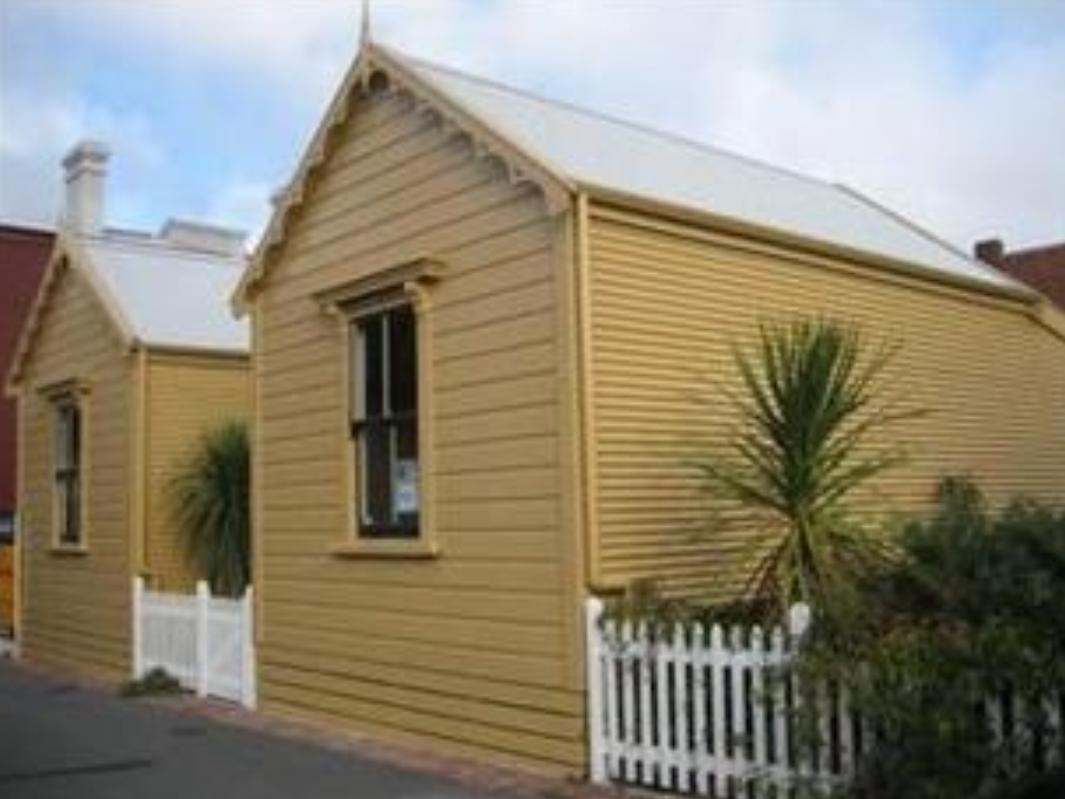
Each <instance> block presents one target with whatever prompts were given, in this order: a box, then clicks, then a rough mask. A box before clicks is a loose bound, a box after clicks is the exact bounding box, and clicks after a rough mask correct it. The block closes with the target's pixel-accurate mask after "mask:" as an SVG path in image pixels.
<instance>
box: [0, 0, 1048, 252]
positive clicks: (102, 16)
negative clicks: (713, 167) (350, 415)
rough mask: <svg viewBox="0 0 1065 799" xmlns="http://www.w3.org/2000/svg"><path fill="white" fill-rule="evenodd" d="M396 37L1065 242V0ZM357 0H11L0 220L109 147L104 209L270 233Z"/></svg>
mask: <svg viewBox="0 0 1065 799" xmlns="http://www.w3.org/2000/svg"><path fill="white" fill-rule="evenodd" d="M371 9H372V11H371V17H372V28H373V35H374V37H375V38H376V39H379V40H381V41H383V42H385V43H387V44H390V45H392V46H394V47H397V48H399V49H401V50H404V51H406V52H408V53H410V54H412V55H417V56H420V57H423V58H427V59H430V60H434V61H438V62H440V63H443V64H447V65H450V66H455V67H458V68H462V69H466V70H468V71H471V72H475V73H477V74H481V75H484V76H487V77H491V78H493V79H496V80H500V81H503V82H505V83H509V84H512V85H515V86H518V87H521V88H524V89H528V90H532V91H534V92H537V93H540V94H543V95H546V96H548V97H552V98H557V99H561V100H566V101H569V102H574V103H578V104H580V105H583V106H586V107H589V108H592V109H595V110H598V111H603V112H606V113H610V114H613V115H616V116H620V117H623V118H627V119H631V120H634V121H637V122H641V123H644V124H648V125H651V126H654V127H657V128H661V129H663V130H666V131H670V132H675V133H679V134H682V135H685V136H688V137H691V138H694V139H697V140H700V141H704V142H707V143H710V144H713V145H715V146H719V147H724V148H727V149H731V150H734V151H736V152H738V153H742V154H744V155H748V156H753V157H756V158H759V159H762V160H765V161H769V162H771V163H775V164H778V165H780V166H783V167H787V168H790V169H794V170H798V171H801V172H806V173H808V174H811V175H815V176H817V177H821V178H824V179H827V180H832V181H837V182H841V183H845V184H848V185H850V186H853V187H855V188H857V189H859V190H860V191H862V192H864V193H866V194H869V195H871V196H872V197H874V198H875V199H877V200H878V201H880V202H881V203H883V204H886V205H888V206H890V207H891V208H893V209H895V210H897V211H899V212H901V213H903V214H905V215H907V216H909V217H910V218H911V219H913V220H915V221H917V222H918V223H920V224H922V225H924V226H926V227H928V228H930V229H932V230H934V231H935V232H937V233H939V234H940V235H942V236H943V237H944V238H946V239H948V240H949V241H952V242H953V243H955V244H956V245H958V246H960V247H963V248H965V249H969V248H971V245H972V243H973V242H974V241H975V240H976V239H979V238H986V237H989V236H1000V237H1002V238H1004V239H1005V241H1006V243H1007V246H1008V247H1009V248H1016V247H1024V246H1033V245H1038V244H1040V243H1045V242H1049V241H1054V240H1063V239H1065V0H875V1H874V0H744V1H741V0H735V2H725V1H723V0H722V1H715V0H373V2H372V5H371ZM360 16H361V3H360V2H359V0H0V219H3V220H6V221H18V222H27V223H32V224H43V225H47V224H52V223H53V222H54V221H55V219H56V216H57V214H58V211H59V207H60V202H61V194H62V180H61V172H60V168H59V161H60V159H61V158H62V156H63V154H64V153H65V152H66V151H67V150H68V149H69V148H70V146H71V145H73V143H74V142H75V141H77V140H78V139H80V138H85V137H91V138H97V139H101V140H103V141H105V142H107V143H108V145H109V146H110V147H111V149H112V151H113V155H112V159H111V171H110V174H109V177H108V195H107V203H108V205H107V222H108V224H111V225H114V226H126V227H137V228H143V229H148V230H155V229H158V228H159V227H160V226H161V225H162V223H163V222H164V221H165V220H166V219H167V218H169V217H181V218H191V219H199V220H203V221H210V222H215V223H220V224H228V225H233V226H237V227H242V228H244V229H246V230H249V231H251V232H252V233H253V234H254V233H256V232H258V231H261V230H262V228H263V226H264V224H265V222H266V220H267V217H268V213H269V196H270V195H271V194H272V193H273V191H274V190H275V189H276V188H277V187H279V186H280V185H282V184H283V183H284V182H285V181H286V180H287V179H288V178H289V177H290V176H291V173H292V171H293V170H294V169H295V166H296V164H297V163H298V161H299V158H300V155H301V153H302V151H303V148H304V147H305V146H306V143H307V142H308V140H309V139H310V137H311V136H312V134H313V132H314V129H315V127H316V126H317V124H318V122H319V120H320V118H321V116H322V114H323V112H324V110H325V107H326V105H327V104H328V102H329V99H330V97H331V96H332V93H333V91H334V90H335V89H336V87H337V85H338V84H339V81H340V79H341V77H342V75H343V73H344V71H345V69H346V68H347V67H348V66H349V64H350V62H351V60H352V58H353V57H354V54H355V49H356V47H357V43H358V35H359V24H360V22H359V21H360Z"/></svg>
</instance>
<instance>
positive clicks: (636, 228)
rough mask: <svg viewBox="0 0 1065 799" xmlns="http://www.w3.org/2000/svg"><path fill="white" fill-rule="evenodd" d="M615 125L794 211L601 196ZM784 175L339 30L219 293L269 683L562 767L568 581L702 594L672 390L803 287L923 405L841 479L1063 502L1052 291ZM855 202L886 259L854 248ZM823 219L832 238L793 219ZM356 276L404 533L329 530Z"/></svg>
mask: <svg viewBox="0 0 1065 799" xmlns="http://www.w3.org/2000/svg"><path fill="white" fill-rule="evenodd" d="M560 131H561V132H562V133H563V134H565V135H560ZM656 136H657V137H658V138H655V137H656ZM611 147H615V148H617V149H619V150H623V151H624V153H625V154H627V155H628V156H631V157H630V158H628V159H627V160H623V161H622V162H621V163H622V165H623V166H624V167H627V168H629V169H630V171H631V176H632V179H633V180H634V181H636V182H638V181H640V180H643V181H644V182H645V184H647V185H648V186H653V185H657V184H655V181H656V180H658V179H659V177H660V176H659V175H658V173H654V172H652V171H651V170H649V169H646V168H645V167H646V166H647V163H645V162H644V161H641V159H645V160H646V159H647V158H652V159H653V158H655V157H657V154H658V152H659V151H660V150H663V149H669V148H673V149H674V150H675V151H680V155H681V156H683V158H681V161H684V162H685V164H686V163H687V161H685V159H687V160H690V161H693V162H694V163H695V164H696V165H699V164H700V163H701V161H700V159H703V158H708V159H710V161H711V162H712V164H711V165H712V167H713V170H711V171H714V170H718V169H720V170H721V172H722V174H723V175H726V176H729V175H730V176H731V177H733V178H738V179H737V180H736V181H735V184H734V185H736V186H739V187H740V188H741V191H740V193H739V195H738V196H732V197H729V196H723V197H722V198H721V199H722V202H730V201H731V202H733V203H735V204H738V205H742V203H743V201H744V199H745V197H747V196H749V194H750V192H747V190H748V189H751V187H752V186H753V187H755V188H757V189H758V190H759V191H762V192H763V193H762V194H761V195H757V196H758V200H759V202H758V203H756V205H755V207H756V209H757V208H761V207H762V206H765V207H766V208H769V209H770V210H771V211H773V213H777V214H778V215H779V216H780V218H781V219H789V218H790V219H792V220H794V221H795V222H796V224H797V225H798V227H799V228H802V227H803V225H804V224H805V225H807V227H808V228H809V229H807V230H803V229H800V230H799V232H798V233H799V235H778V234H776V233H774V232H772V231H770V230H767V229H766V227H765V224H756V225H747V226H745V225H734V224H724V223H722V222H721V220H719V219H716V218H714V217H713V216H712V215H710V214H708V213H704V211H705V209H698V213H687V214H685V213H680V211H679V209H678V208H677V207H675V205H674V206H670V205H669V204H667V203H659V204H657V205H654V206H653V205H652V204H651V203H637V202H636V201H635V200H634V199H633V198H628V199H627V200H624V199H619V197H618V195H617V193H615V192H611V191H607V190H605V189H604V188H603V187H602V186H599V185H597V184H596V182H595V181H593V180H590V179H589V178H588V175H589V174H593V173H595V174H599V175H601V176H605V177H611V176H612V175H613V176H615V177H616V176H617V175H619V174H620V175H621V176H622V177H623V178H624V177H625V175H626V174H628V173H627V172H626V170H625V169H621V170H620V172H618V171H616V164H614V163H613V162H612V161H611V160H610V159H609V158H607V159H605V160H604V159H600V156H601V155H602V154H603V153H604V152H606V153H608V154H609V149H610V148H611ZM538 148H546V149H548V150H550V151H551V152H550V154H549V155H550V156H551V157H547V156H544V157H538V156H537V155H536V153H537V150H538ZM669 166H670V164H666V165H665V167H669ZM672 166H674V167H675V166H676V164H675V163H674V164H672ZM665 167H664V168H663V170H661V171H662V172H664V173H668V174H670V175H674V176H676V178H677V180H679V181H683V180H684V179H685V175H686V174H687V170H686V169H684V170H677V169H673V170H672V171H670V170H669V169H667V168H665ZM596 170H598V172H596ZM729 170H732V171H731V172H729ZM778 177H779V176H777V175H776V173H775V172H772V171H771V170H767V168H765V167H760V166H752V165H751V164H749V163H748V162H742V161H741V162H737V163H731V162H729V161H728V159H727V158H723V157H722V156H721V155H720V154H719V153H712V154H709V155H707V154H706V153H705V152H704V151H702V150H700V149H698V148H695V149H693V148H692V146H691V145H688V144H685V143H683V142H678V141H677V140H675V139H672V138H670V137H663V136H658V134H653V133H650V132H648V131H647V130H646V129H643V128H637V127H629V126H625V125H624V123H617V122H616V121H612V120H603V119H601V118H598V117H595V116H594V115H584V114H583V112H580V111H579V110H576V109H573V108H571V107H568V106H559V105H555V104H551V103H549V102H546V101H542V100H539V99H538V98H535V97H531V96H529V95H526V94H524V93H521V92H517V91H513V90H509V89H506V88H505V87H500V86H498V85H496V84H493V83H491V82H488V81H483V80H480V79H476V78H471V77H469V76H463V75H461V74H460V73H454V72H453V71H451V70H447V69H445V68H438V67H434V66H432V65H427V64H425V63H423V62H419V61H416V60H414V59H410V58H408V57H406V56H402V55H401V54H398V53H395V52H394V51H391V50H389V49H387V48H384V47H381V46H379V45H377V44H376V43H367V44H366V45H365V46H364V48H363V50H362V51H361V53H360V55H359V58H358V59H357V60H356V62H355V64H354V65H353V67H352V69H351V71H350V72H349V73H348V75H347V76H346V78H345V80H344V82H343V84H342V85H341V87H340V90H339V91H338V93H337V95H336V97H335V99H334V101H333V103H332V105H331V106H330V108H329V110H328V112H327V114H326V116H325V118H324V120H323V122H322V124H321V126H320V127H319V130H318V132H317V133H316V135H315V137H314V139H313V140H312V142H311V145H310V147H309V148H308V150H307V153H306V155H305V156H304V158H303V160H302V162H301V164H300V165H299V168H298V169H297V171H296V175H295V177H294V179H293V180H292V181H291V182H290V184H289V186H288V188H287V189H286V191H285V193H284V195H283V196H282V197H281V198H280V202H279V204H278V208H277V210H276V211H275V214H274V217H273V219H272V221H271V223H270V225H269V227H268V229H267V231H266V233H265V235H264V238H263V243H262V244H261V245H260V248H259V251H258V252H257V254H256V256H255V258H254V259H253V261H252V264H251V265H250V267H249V269H248V271H247V272H246V273H245V276H244V278H243V280H242V281H241V285H240V288H239V289H238V291H237V292H236V295H235V298H234V299H235V304H236V305H237V307H238V308H242V309H245V310H247V311H249V312H250V315H251V317H252V326H253V330H254V335H253V364H254V366H253V380H254V389H253V395H254V397H255V401H254V406H253V407H254V410H253V414H254V425H253V428H254V436H255V438H254V445H253V457H254V461H253V475H254V496H255V499H254V541H255V547H254V552H255V580H256V587H257V593H256V596H257V600H258V607H257V625H258V650H257V651H258V656H259V664H258V666H259V670H258V679H259V694H260V696H259V699H260V706H261V707H262V708H263V709H264V710H266V711H267V712H274V713H283V714H292V715H298V716H303V717H309V718H313V719H315V720H319V721H327V722H333V723H337V724H340V725H346V726H351V727H354V728H355V729H358V730H362V731H367V732H372V733H375V734H380V735H382V736H385V737H392V738H398V739H403V740H413V741H416V742H419V743H429V744H431V745H433V746H436V747H440V748H443V749H445V750H448V751H454V752H462V753H469V754H473V755H475V756H477V757H480V758H485V759H490V760H509V761H516V762H519V763H522V764H525V765H529V766H533V767H535V768H538V769H542V770H549V771H554V772H564V773H579V772H580V771H582V770H583V768H584V757H585V743H584V742H585V736H584V725H585V717H584V705H583V701H584V697H583V688H584V684H583V669H584V664H583V645H582V638H581V635H580V625H581V615H580V613H581V600H582V599H583V598H584V597H585V596H587V594H588V593H589V592H591V591H599V590H603V589H616V588H619V587H622V586H623V585H625V584H626V583H627V582H628V581H629V580H631V579H633V578H636V577H657V578H662V579H664V580H665V581H666V582H667V584H669V585H670V586H671V587H673V588H675V589H677V590H686V591H697V590H698V591H704V590H706V589H707V587H708V584H709V582H710V581H709V580H708V579H707V578H708V576H710V575H715V574H721V573H727V572H728V571H729V567H730V565H732V561H731V560H730V558H731V555H730V552H729V549H730V548H731V550H732V552H733V553H734V552H735V551H736V550H737V549H738V548H739V546H740V545H739V543H738V542H733V543H732V544H731V547H730V546H729V545H728V542H726V546H724V547H722V546H721V544H720V542H715V543H713V544H708V543H707V542H706V541H705V540H704V541H698V540H696V539H695V538H694V537H693V532H694V529H693V528H694V526H695V525H696V523H697V522H698V520H699V519H700V518H701V513H702V509H703V505H702V502H703V499H702V497H701V496H700V495H699V493H698V491H697V487H696V485H695V483H694V481H693V479H692V477H693V473H692V470H691V467H690V463H689V460H690V458H691V457H692V456H694V455H697V454H698V453H699V452H700V451H701V447H702V446H703V445H709V444H712V443H714V442H719V441H720V440H721V433H722V431H723V430H724V426H725V424H726V423H727V414H726V413H725V412H723V411H722V410H721V409H714V410H711V411H710V412H707V411H706V410H705V409H704V408H703V407H702V406H701V405H700V404H699V403H698V402H696V401H695V400H694V399H693V397H692V392H693V391H695V390H699V389H702V388H705V384H704V382H703V381H704V378H705V379H708V380H710V381H712V382H715V383H725V384H727V383H728V382H729V381H731V380H734V377H733V375H732V365H731V361H730V359H729V352H730V348H731V347H732V346H733V345H734V344H743V343H744V342H750V341H752V336H753V335H754V332H755V330H756V323H757V322H758V321H759V320H761V319H764V318H782V317H789V316H792V315H794V314H797V313H801V314H817V313H829V314H832V315H837V316H841V317H843V318H845V319H852V320H857V321H860V322H861V323H862V324H863V326H865V327H866V328H867V329H868V331H869V332H870V333H871V334H872V335H874V336H876V335H880V334H884V335H888V336H891V337H893V338H902V339H903V343H904V344H905V346H906V349H905V350H904V353H903V355H902V356H901V357H900V360H899V362H898V363H897V364H896V365H895V367H894V370H893V372H892V374H891V380H892V381H893V382H894V385H895V386H896V387H897V388H898V389H900V390H902V391H905V392H907V393H908V394H910V395H911V396H912V397H913V398H914V399H915V400H916V401H918V402H920V403H921V404H922V405H927V406H929V407H930V409H932V410H934V411H935V413H933V414H932V415H930V416H929V417H927V418H925V419H922V420H920V421H919V422H915V423H914V424H913V425H911V426H910V427H909V428H907V429H906V430H905V431H903V433H904V437H905V438H906V440H907V441H909V442H911V443H912V444H913V449H914V461H913V464H912V465H911V466H910V467H909V468H908V470H907V471H905V472H900V473H899V474H898V475H897V476H895V477H893V478H891V479H888V480H885V481H883V483H882V485H881V486H880V496H878V497H873V498H872V499H873V500H875V501H874V502H871V503H870V504H869V507H875V508H880V507H888V506H893V505H896V504H897V505H898V506H899V507H900V508H904V507H914V506H915V505H919V504H921V503H922V502H925V501H926V500H927V497H928V495H929V492H930V491H931V489H932V487H933V485H934V482H935V480H936V479H937V478H938V477H939V476H940V475H941V474H945V473H948V472H968V473H972V474H973V475H974V476H975V477H977V478H978V479H981V480H982V481H984V482H985V484H986V485H987V487H988V488H989V489H990V490H991V491H992V492H993V494H994V495H995V496H1005V495H1007V494H1009V493H1012V492H1014V491H1029V492H1033V493H1037V494H1039V495H1042V496H1046V497H1048V498H1052V499H1053V498H1055V497H1057V498H1059V499H1060V495H1061V493H1062V484H1063V482H1065V462H1063V458H1062V452H1063V451H1065V429H1063V427H1062V421H1061V417H1060V416H1059V415H1056V414H1055V413H1054V407H1055V404H1057V405H1060V404H1061V403H1062V402H1063V401H1065V398H1063V396H1062V395H1063V392H1065V386H1063V383H1065V372H1063V369H1065V339H1063V336H1065V324H1063V323H1062V320H1061V319H1060V318H1059V316H1056V315H1054V314H1052V313H1050V312H1047V311H1046V310H1045V309H1044V308H1043V306H1041V305H1040V304H1039V302H1038V300H1037V298H1035V297H1034V295H1032V294H1031V293H1030V292H1026V291H1024V290H1021V289H1017V288H1016V287H1015V286H1014V285H1013V284H1012V283H1010V282H1009V281H1008V280H1005V279H1001V280H1000V279H999V278H998V277H996V276H995V275H992V274H990V273H986V272H985V271H984V270H982V268H981V267H979V266H978V265H975V264H972V263H971V262H970V261H969V260H968V259H966V258H964V257H963V256H959V255H958V254H957V253H955V252H953V251H952V250H950V249H949V248H946V247H944V246H943V245H942V244H940V243H939V242H937V241H935V240H934V239H933V238H931V237H929V236H927V235H926V234H923V233H921V232H919V231H916V230H914V229H912V228H911V227H909V226H908V224H906V223H904V222H900V221H899V220H898V219H897V218H896V217H894V216H892V215H890V214H888V213H886V212H884V211H882V209H877V208H875V207H874V206H872V205H871V204H869V203H868V202H866V201H864V200H860V199H857V198H855V197H852V196H851V195H850V194H846V193H844V192H842V191H838V190H837V189H835V188H833V187H830V186H828V184H816V183H814V182H812V181H805V179H803V180H796V179H794V178H789V179H788V181H790V182H788V181H785V184H784V185H783V186H782V187H781V192H782V193H783V194H787V193H788V192H791V195H789V196H791V197H792V199H794V196H795V195H796V193H798V195H799V196H800V197H801V196H803V192H807V191H813V192H814V194H815V199H816V200H817V201H818V202H820V203H822V205H823V206H824V207H826V208H828V209H829V210H830V211H833V212H835V211H838V213H839V218H838V219H835V221H833V220H834V217H832V215H831V214H828V215H827V221H826V220H825V219H822V218H820V217H818V218H809V217H808V215H807V216H804V213H805V211H804V210H803V209H804V206H803V205H802V204H801V203H799V204H795V203H793V202H791V201H790V200H789V199H788V197H783V199H781V198H777V197H776V196H775V195H774V194H772V193H768V194H767V193H765V192H768V191H770V190H771V189H772V187H773V186H775V185H776V182H777V178H778ZM748 179H749V181H750V182H749V183H748V182H746V181H747V180H748ZM721 182H722V183H727V181H721ZM689 188H692V187H689ZM726 188H727V187H726ZM751 191H754V189H751ZM693 192H694V189H693ZM744 192H747V193H746V194H745V193H744ZM754 193H755V194H757V191H755V192H754ZM695 194H697V192H695V193H693V196H695ZM774 203H775V204H774ZM789 215H790V216H789ZM837 222H838V224H837ZM866 224H868V225H870V226H872V228H874V229H875V230H874V232H875V233H876V235H878V236H880V237H881V240H882V241H883V242H886V243H885V248H886V249H887V250H888V251H889V252H888V254H887V255H885V256H879V255H878V256H873V255H870V254H868V253H862V252H860V251H858V249H856V247H857V245H859V244H861V241H857V242H856V241H852V240H850V239H855V238H857V239H861V237H862V235H864V233H863V231H864V230H865V227H864V225H866ZM833 225H835V228H833ZM833 230H836V232H838V234H839V236H838V237H839V238H840V239H841V240H842V242H843V245H845V246H837V245H836V244H831V243H826V242H825V241H820V242H818V241H815V240H814V239H815V238H816V236H817V235H818V231H821V235H822V237H823V238H827V239H832V238H833V235H834V234H833V233H832V231H833ZM825 231H827V232H825ZM848 237H850V239H848ZM874 238H876V236H874ZM907 259H912V261H911V260H907ZM384 294H387V295H388V296H394V295H396V294H401V295H405V296H407V297H409V298H411V299H412V302H413V305H414V308H415V312H416V314H417V320H418V325H419V328H418V329H419V334H420V335H421V336H423V337H424V340H421V341H420V342H419V348H420V353H419V366H418V372H417V376H418V381H419V390H420V391H421V392H423V396H422V397H421V400H420V402H421V405H420V408H419V425H420V435H421V437H422V439H423V440H422V441H421V445H420V453H419V457H420V468H421V469H422V471H423V474H421V475H420V480H421V481H422V491H423V496H422V499H423V502H424V505H423V507H422V508H421V511H422V520H423V530H422V534H423V536H422V539H421V540H417V541H388V542H384V543H382V542H380V541H366V540H365V539H360V538H359V537H358V536H357V534H356V530H355V527H356V522H355V508H356V506H357V504H358V503H359V502H360V501H361V499H362V498H361V497H360V492H359V490H358V488H357V486H358V485H359V479H358V474H357V473H358V466H357V463H356V456H355V453H354V451H353V448H352V445H351V441H350V439H351V435H352V432H351V431H352V425H351V420H352V407H351V406H352V401H353V400H352V398H353V396H355V395H356V394H358V392H360V391H362V390H363V388H364V386H362V385H361V384H358V385H355V386H354V387H353V385H352V384H353V383H357V382H358V380H357V376H358V375H359V374H361V372H360V371H359V368H360V367H359V366H358V365H356V366H353V359H355V355H353V352H354V350H353V349H352V345H351V340H352V339H351V332H350V331H351V327H350V325H351V324H352V322H351V317H350V316H349V314H350V313H352V311H351V309H352V308H353V307H355V306H359V305H361V304H365V303H369V302H371V301H375V302H380V301H381V296H383V295H384ZM698 375H701V376H698ZM426 528H427V529H426Z"/></svg>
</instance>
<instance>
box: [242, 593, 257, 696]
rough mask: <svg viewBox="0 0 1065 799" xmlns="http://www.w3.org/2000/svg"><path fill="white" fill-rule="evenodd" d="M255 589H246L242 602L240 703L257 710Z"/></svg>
mask: <svg viewBox="0 0 1065 799" xmlns="http://www.w3.org/2000/svg"><path fill="white" fill-rule="evenodd" d="M254 590H255V589H254V588H253V587H252V586H251V585H249V586H248V587H247V588H245V589H244V598H243V600H242V601H241V608H240V609H241V620H240V623H241V625H242V628H243V629H242V630H241V634H242V636H243V640H242V642H241V649H242V650H243V651H242V656H243V659H244V663H243V668H242V669H241V681H240V701H241V704H242V705H244V707H246V708H249V709H251V710H254V709H255V634H254V632H253V630H252V626H253V625H252V613H253V612H254V611H253V608H254V607H255V595H254V593H253V592H254Z"/></svg>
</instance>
